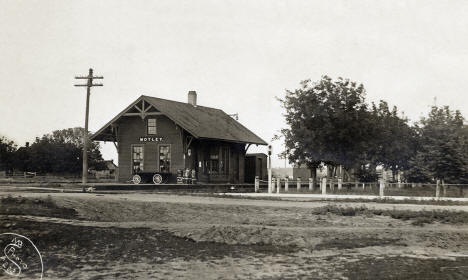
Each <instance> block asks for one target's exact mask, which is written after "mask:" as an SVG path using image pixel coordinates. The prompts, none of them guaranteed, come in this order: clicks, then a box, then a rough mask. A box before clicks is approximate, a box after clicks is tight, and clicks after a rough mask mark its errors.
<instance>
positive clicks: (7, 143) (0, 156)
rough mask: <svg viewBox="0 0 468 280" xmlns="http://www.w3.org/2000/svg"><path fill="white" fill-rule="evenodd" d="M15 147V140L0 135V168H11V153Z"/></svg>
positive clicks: (12, 153) (9, 169) (7, 169)
mask: <svg viewBox="0 0 468 280" xmlns="http://www.w3.org/2000/svg"><path fill="white" fill-rule="evenodd" d="M16 147H17V146H16V144H15V142H13V141H11V140H8V139H7V138H6V137H4V136H2V137H0V170H6V171H11V170H12V169H13V159H14V156H13V155H14V153H15V151H16Z"/></svg>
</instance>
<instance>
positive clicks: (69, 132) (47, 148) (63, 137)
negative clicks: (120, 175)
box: [17, 128, 105, 173]
mask: <svg viewBox="0 0 468 280" xmlns="http://www.w3.org/2000/svg"><path fill="white" fill-rule="evenodd" d="M83 132H84V129H83V128H69V129H63V130H57V131H54V132H52V133H50V134H45V135H44V136H42V137H41V138H36V140H35V142H34V143H33V144H32V145H31V146H30V147H29V148H25V149H20V150H21V155H20V154H18V158H24V159H25V161H23V162H21V161H20V163H19V164H18V165H17V166H22V167H23V170H25V169H28V170H27V171H38V172H42V173H79V172H81V170H82V154H83V141H82V135H83ZM88 156H89V159H88V163H89V168H90V169H97V170H100V169H103V168H105V163H104V160H103V158H102V155H101V152H100V150H99V144H98V143H95V142H90V143H89V144H88ZM26 160H27V161H26ZM21 164H22V165H21ZM25 171H26V170H25Z"/></svg>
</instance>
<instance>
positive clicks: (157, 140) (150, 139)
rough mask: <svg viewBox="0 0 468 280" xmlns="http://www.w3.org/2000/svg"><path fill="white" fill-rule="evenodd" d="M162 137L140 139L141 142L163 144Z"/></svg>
mask: <svg viewBox="0 0 468 280" xmlns="http://www.w3.org/2000/svg"><path fill="white" fill-rule="evenodd" d="M162 140H163V138H162V137H140V142H161V141H162Z"/></svg>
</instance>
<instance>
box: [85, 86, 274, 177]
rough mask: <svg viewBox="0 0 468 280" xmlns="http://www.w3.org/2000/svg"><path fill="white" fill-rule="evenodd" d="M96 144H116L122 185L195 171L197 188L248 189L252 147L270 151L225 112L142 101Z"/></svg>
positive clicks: (191, 96) (193, 96)
mask: <svg viewBox="0 0 468 280" xmlns="http://www.w3.org/2000/svg"><path fill="white" fill-rule="evenodd" d="M91 139H92V140H93V141H105V142H107V141H109V142H114V144H115V146H116V148H117V152H118V162H119V172H118V173H119V174H118V180H119V181H120V182H128V181H130V180H131V179H132V176H133V175H134V174H138V173H142V172H150V173H151V172H152V173H158V172H160V173H166V174H168V173H169V174H171V176H170V177H171V180H170V181H172V182H174V181H175V178H176V176H177V174H178V171H179V170H186V169H189V170H195V174H196V177H197V178H196V179H197V180H198V182H201V183H203V182H207V183H210V182H214V183H243V182H244V176H245V175H244V163H245V155H246V151H247V149H248V147H249V146H250V145H252V144H254V145H266V144H267V143H266V142H265V141H263V140H262V139H261V138H260V137H258V136H257V135H255V134H254V133H253V132H251V131H250V130H249V129H247V128H246V127H244V126H243V125H241V124H240V123H239V122H238V121H236V120H235V119H233V118H232V117H231V116H229V115H228V114H226V113H225V112H223V111H222V110H220V109H215V108H209V107H205V106H199V105H198V104H197V93H196V92H195V91H190V92H189V93H188V102H187V103H184V102H177V101H171V100H166V99H161V98H156V97H151V96H145V95H142V96H140V97H139V98H138V99H137V100H136V101H135V102H133V103H132V104H130V105H129V106H128V107H127V108H125V109H124V110H123V111H122V112H120V113H119V114H118V115H117V116H115V117H114V118H113V119H112V120H111V121H109V122H108V123H107V124H106V125H104V126H103V127H102V128H101V129H99V130H98V131H97V132H96V133H95V134H94V135H93V136H92V137H91Z"/></svg>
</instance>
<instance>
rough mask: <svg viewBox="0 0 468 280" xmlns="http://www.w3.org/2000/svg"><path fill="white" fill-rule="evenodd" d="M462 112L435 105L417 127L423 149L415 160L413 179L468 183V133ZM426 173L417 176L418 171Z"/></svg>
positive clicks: (420, 145)
mask: <svg viewBox="0 0 468 280" xmlns="http://www.w3.org/2000/svg"><path fill="white" fill-rule="evenodd" d="M463 121H464V118H463V116H462V115H461V113H460V112H459V111H458V110H457V111H452V110H450V108H449V107H448V106H444V107H440V108H439V107H436V106H433V107H432V108H431V111H430V112H429V115H428V117H427V118H422V119H421V120H420V122H419V125H418V126H417V131H418V134H419V148H418V151H417V153H416V154H415V156H414V157H413V158H412V159H411V168H410V170H409V177H410V179H415V180H419V181H421V180H422V179H427V177H430V178H432V179H441V180H445V181H447V182H451V183H461V182H463V183H464V182H468V160H467V159H468V153H467V151H468V133H467V129H466V127H465V126H464V125H463ZM418 172H419V173H421V174H425V177H426V178H417V177H415V176H414V174H417V173H418Z"/></svg>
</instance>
